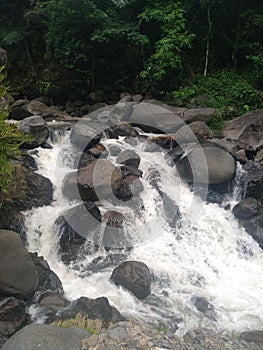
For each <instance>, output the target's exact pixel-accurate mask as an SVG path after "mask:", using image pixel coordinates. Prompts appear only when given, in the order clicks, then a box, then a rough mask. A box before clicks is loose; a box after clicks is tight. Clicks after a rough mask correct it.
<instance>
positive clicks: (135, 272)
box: [111, 261, 151, 299]
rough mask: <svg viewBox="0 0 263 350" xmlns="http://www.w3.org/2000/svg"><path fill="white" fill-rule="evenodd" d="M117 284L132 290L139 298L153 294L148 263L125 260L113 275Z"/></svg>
mask: <svg viewBox="0 0 263 350" xmlns="http://www.w3.org/2000/svg"><path fill="white" fill-rule="evenodd" d="M111 280H112V281H113V282H114V284H116V285H117V286H119V285H121V286H122V287H124V288H126V289H128V290H129V291H131V292H132V293H133V294H134V295H135V296H136V297H137V298H139V299H144V298H146V297H147V296H148V295H150V294H151V274H150V270H149V268H148V266H147V265H145V264H144V263H143V262H141V261H125V262H124V263H122V264H120V265H119V266H117V267H116V268H115V269H114V270H113V272H112V275H111Z"/></svg>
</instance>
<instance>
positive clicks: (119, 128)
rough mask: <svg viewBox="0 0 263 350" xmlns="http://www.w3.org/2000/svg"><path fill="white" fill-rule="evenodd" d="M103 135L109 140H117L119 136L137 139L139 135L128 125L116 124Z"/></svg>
mask: <svg viewBox="0 0 263 350" xmlns="http://www.w3.org/2000/svg"><path fill="white" fill-rule="evenodd" d="M105 133H106V136H107V137H108V138H109V139H118V138H119V136H129V137H137V136H138V135H139V133H138V131H136V130H135V129H134V128H133V127H132V126H131V125H130V124H128V123H117V124H115V125H113V126H112V127H110V128H108V129H106V130H105Z"/></svg>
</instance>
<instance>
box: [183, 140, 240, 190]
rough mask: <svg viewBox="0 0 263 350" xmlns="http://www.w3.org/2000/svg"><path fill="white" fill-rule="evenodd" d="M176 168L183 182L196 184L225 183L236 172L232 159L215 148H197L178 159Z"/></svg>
mask: <svg viewBox="0 0 263 350" xmlns="http://www.w3.org/2000/svg"><path fill="white" fill-rule="evenodd" d="M176 166H177V169H178V171H179V174H180V176H181V177H182V178H183V179H184V180H186V181H189V182H193V181H194V182H195V183H196V184H206V183H207V184H210V185H215V184H222V183H226V182H227V181H229V180H231V179H232V178H233V177H234V175H235V172H236V162H235V160H234V158H233V157H232V156H231V155H230V154H229V153H227V152H225V151H223V150H222V149H220V148H217V147H202V148H201V147H197V148H195V149H193V150H192V151H191V152H190V153H189V154H188V155H187V157H184V158H182V159H180V160H179V161H178V162H177V163H176ZM193 174H194V175H193Z"/></svg>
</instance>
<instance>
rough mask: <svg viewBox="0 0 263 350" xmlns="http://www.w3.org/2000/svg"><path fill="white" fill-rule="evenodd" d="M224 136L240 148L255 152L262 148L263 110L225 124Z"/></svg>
mask: <svg viewBox="0 0 263 350" xmlns="http://www.w3.org/2000/svg"><path fill="white" fill-rule="evenodd" d="M224 136H225V137H226V139H227V140H230V141H233V142H235V144H236V145H238V146H239V147H240V148H244V149H247V150H251V151H257V150H259V149H260V148H262V146H263V109H257V110H255V111H252V112H249V113H246V114H244V115H242V116H241V117H239V118H236V119H233V120H231V121H229V122H227V123H226V126H225V128H224Z"/></svg>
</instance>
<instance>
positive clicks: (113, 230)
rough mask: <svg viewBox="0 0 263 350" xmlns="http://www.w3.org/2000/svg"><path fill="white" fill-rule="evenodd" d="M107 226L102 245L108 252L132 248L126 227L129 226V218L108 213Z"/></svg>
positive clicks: (116, 213) (106, 215)
mask: <svg viewBox="0 0 263 350" xmlns="http://www.w3.org/2000/svg"><path fill="white" fill-rule="evenodd" d="M104 217H105V219H106V226H105V229H104V232H103V239H102V244H103V246H104V247H105V249H106V250H109V249H123V248H127V247H130V246H131V242H129V240H128V237H126V233H125V230H124V228H125V226H126V225H127V224H128V220H127V218H126V217H125V216H124V215H123V214H121V213H119V212H117V211H108V212H106V213H105V215H104Z"/></svg>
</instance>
